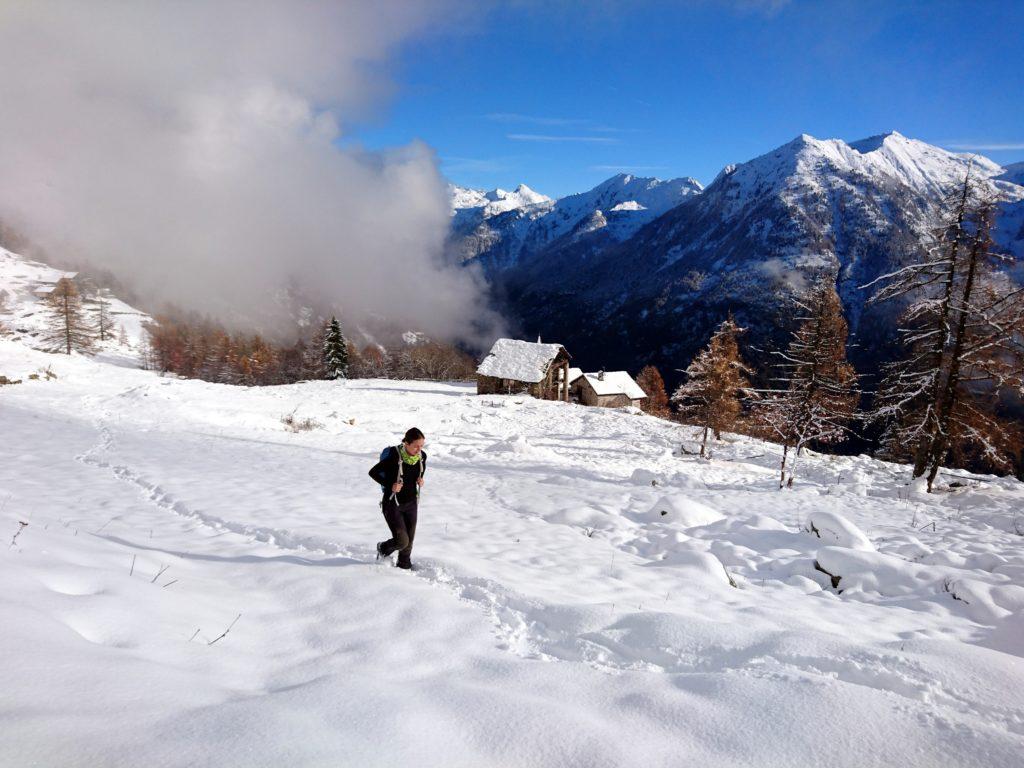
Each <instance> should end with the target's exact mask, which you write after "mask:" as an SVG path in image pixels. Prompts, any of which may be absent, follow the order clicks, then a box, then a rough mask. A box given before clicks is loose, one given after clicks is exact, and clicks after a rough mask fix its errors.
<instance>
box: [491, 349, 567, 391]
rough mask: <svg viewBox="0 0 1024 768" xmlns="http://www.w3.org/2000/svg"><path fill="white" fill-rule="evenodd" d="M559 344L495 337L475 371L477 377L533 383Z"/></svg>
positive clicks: (540, 375)
mask: <svg viewBox="0 0 1024 768" xmlns="http://www.w3.org/2000/svg"><path fill="white" fill-rule="evenodd" d="M561 349H562V345H561V344H540V343H536V342H532V341H520V340H519V339H498V340H497V341H496V342H494V346H493V347H491V351H490V352H489V353H488V355H487V357H485V358H484V361H483V362H482V363H480V367H479V368H477V369H476V372H477V373H478V374H480V375H481V376H493V377H494V378H497V379H513V380H515V381H525V382H528V383H530V384H536V383H537V382H539V381H541V380H542V379H543V378H544V376H545V375H546V374H547V372H548V366H549V365H551V361H552V360H554V359H555V357H557V356H558V353H559V352H560V351H561Z"/></svg>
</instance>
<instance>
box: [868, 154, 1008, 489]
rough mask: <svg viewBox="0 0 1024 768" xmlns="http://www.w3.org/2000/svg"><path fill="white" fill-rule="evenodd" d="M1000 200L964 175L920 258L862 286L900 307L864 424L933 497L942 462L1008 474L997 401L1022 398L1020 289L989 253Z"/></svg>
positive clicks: (1004, 259) (1004, 260) (1004, 263)
mask: <svg viewBox="0 0 1024 768" xmlns="http://www.w3.org/2000/svg"><path fill="white" fill-rule="evenodd" d="M998 203H999V197H998V194H997V192H996V190H995V189H994V188H993V187H992V186H991V185H990V184H989V183H988V182H987V181H985V180H978V179H975V178H972V175H971V171H970V170H968V172H967V174H966V176H965V178H964V181H963V184H962V185H960V187H959V188H958V189H957V190H956V191H955V192H954V193H953V194H951V195H949V196H948V197H947V199H946V201H945V203H944V205H943V210H944V213H943V215H942V221H940V223H939V225H938V226H937V227H936V228H935V229H934V230H933V232H932V233H930V239H929V244H928V247H927V248H926V249H925V251H924V256H923V258H921V259H920V260H918V261H917V262H915V263H912V264H909V265H908V266H905V267H903V268H902V269H899V270H897V271H895V272H892V273H889V274H886V275H882V276H881V277H879V278H878V279H876V280H874V281H873V282H871V283H869V284H868V285H867V286H865V287H874V286H877V288H876V292H875V294H874V295H873V296H872V297H871V299H870V301H871V302H881V301H889V300H900V299H902V300H903V301H904V302H905V303H906V308H905V309H904V310H903V312H902V314H901V316H900V324H899V335H900V340H901V342H902V347H903V350H904V355H903V357H901V358H900V359H898V360H896V361H895V362H893V363H891V364H889V365H887V366H885V367H884V369H883V378H882V381H881V382H880V384H879V389H878V393H877V396H876V398H875V404H874V406H873V408H872V412H871V416H870V418H871V420H872V421H874V422H876V423H878V424H880V425H882V433H881V438H880V453H881V454H882V455H884V456H887V457H890V458H894V459H906V460H910V461H912V462H913V465H914V468H913V476H914V477H915V478H918V477H922V476H927V484H928V490H929V491H931V490H932V486H933V484H934V481H935V478H936V476H937V475H938V472H939V469H940V467H941V466H942V463H943V462H945V461H947V460H949V458H950V457H952V458H954V459H955V460H957V461H960V462H964V461H969V460H974V461H981V462H982V463H984V464H986V465H988V466H991V467H993V468H997V469H1009V468H1011V466H1012V453H1013V444H1014V441H1015V435H1014V432H1015V428H1014V425H1013V424H1012V423H1010V422H1008V421H1006V420H1004V419H1002V418H1001V417H1000V416H999V415H998V412H997V408H998V403H999V399H1000V396H1001V395H1003V394H1005V393H1007V392H1008V391H1010V390H1016V391H1017V392H1018V393H1021V392H1024V289H1022V288H1021V287H1020V286H1019V285H1016V284H1015V283H1014V282H1013V281H1012V280H1011V279H1010V278H1009V276H1008V273H1009V268H1010V267H1012V261H1013V260H1012V257H1010V256H1008V255H1003V254H998V253H996V252H995V251H994V250H993V242H992V230H993V227H994V225H995V217H996V214H997V212H998Z"/></svg>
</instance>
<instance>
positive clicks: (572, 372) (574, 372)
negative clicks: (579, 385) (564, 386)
mask: <svg viewBox="0 0 1024 768" xmlns="http://www.w3.org/2000/svg"><path fill="white" fill-rule="evenodd" d="M582 375H583V369H582V368H570V369H569V383H570V384H572V383H573V382H574V381H576V379H578V378H579V377H580V376H582Z"/></svg>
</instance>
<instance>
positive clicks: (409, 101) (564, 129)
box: [349, 0, 1024, 196]
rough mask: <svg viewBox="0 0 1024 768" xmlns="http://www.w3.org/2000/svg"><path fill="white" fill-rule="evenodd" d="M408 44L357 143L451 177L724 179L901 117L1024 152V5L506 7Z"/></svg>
mask: <svg viewBox="0 0 1024 768" xmlns="http://www.w3.org/2000/svg"><path fill="white" fill-rule="evenodd" d="M458 26H459V27H460V28H459V29H458V30H454V31H452V30H447V31H441V32H438V33H435V34H434V35H432V36H430V37H428V38H422V39H419V40H417V41H414V42H413V43H411V44H408V45H406V46H405V47H404V48H403V49H402V50H401V51H399V52H398V56H397V61H396V62H395V63H394V65H393V68H392V71H391V72H390V76H391V77H392V78H393V79H394V80H395V82H396V90H395V93H394V94H393V97H392V101H391V102H390V104H389V106H388V107H387V108H386V109H385V110H383V111H382V112H381V113H380V114H378V115H377V116H376V117H375V118H374V120H373V121H372V122H366V123H363V124H359V125H355V126H351V128H350V134H349V138H350V139H354V140H356V141H359V142H361V143H363V144H365V145H366V146H368V147H371V148H380V147H387V146H393V145H397V144H403V143H406V142H408V141H410V140H412V139H420V140H423V141H425V142H426V143H428V144H429V145H431V146H432V147H434V148H435V149H436V151H437V153H438V156H439V158H440V160H441V168H442V171H443V172H444V173H445V175H446V176H447V177H448V178H450V179H451V180H452V181H455V182H456V183H459V184H464V185H467V186H473V187H479V188H491V187H495V186H501V187H506V188H511V187H513V186H515V185H516V184H517V183H519V182H520V181H522V182H525V183H527V184H528V185H529V186H531V187H533V188H534V189H536V190H538V191H540V192H543V193H545V194H549V195H552V196H560V195H564V194H569V193H572V192H577V191H582V190H585V189H588V188H590V187H592V186H593V185H594V184H596V183H598V182H600V181H601V180H603V179H605V178H607V177H608V176H611V175H613V174H614V173H615V172H617V171H619V170H622V171H625V172H630V173H635V174H638V175H649V176H658V177H661V178H671V177H674V176H693V177H695V178H697V179H698V180H700V181H701V182H702V183H708V182H710V181H711V180H712V179H713V178H714V176H715V175H716V174H717V173H718V171H719V170H720V169H721V168H722V166H723V165H726V164H727V163H731V162H742V161H744V160H748V159H750V158H751V157H754V156H756V155H759V154H762V153H764V152H767V151H768V150H770V149H772V148H774V147H776V146H778V145H780V144H783V143H785V142H787V141H789V140H791V139H792V138H794V137H795V136H797V135H799V134H800V133H810V134H812V135H814V136H817V137H819V138H832V137H838V138H843V139H847V140H853V139H858V138H863V137H866V136H870V135H873V134H877V133H882V132H886V131H889V130H898V131H900V132H901V133H903V134H905V135H907V136H911V137H914V138H919V139H922V140H924V141H928V142H931V143H934V144H938V145H940V146H944V147H947V148H951V149H958V150H961V151H967V149H968V148H976V149H977V150H978V151H979V152H981V153H982V154H985V155H987V156H989V157H991V158H992V159H993V160H995V161H997V162H1000V163H1003V164H1005V163H1009V162H1015V161H1019V160H1024V2H1021V1H1017V0H1015V1H1012V2H1009V1H1008V2H995V1H994V0H993V1H988V0H973V1H972V2H945V1H943V0H928V1H927V2H896V1H895V0H891V1H890V2H878V1H875V0H860V1H858V2H829V1H828V0H820V1H817V2H815V1H810V0H807V1H801V0H790V1H789V2H786V1H785V0H692V1H689V2H687V1H686V0H682V1H680V2H672V3H660V2H620V3H611V2H590V3H582V2H575V3H568V2H566V3H532V2H518V3H513V4H509V5H498V6H497V7H493V8H492V9H491V10H489V11H487V12H485V13H482V14H480V15H479V16H477V17H476V18H475V19H472V20H470V21H468V22H467V21H460V22H459V24H458Z"/></svg>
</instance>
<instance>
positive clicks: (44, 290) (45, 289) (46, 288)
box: [32, 285, 57, 296]
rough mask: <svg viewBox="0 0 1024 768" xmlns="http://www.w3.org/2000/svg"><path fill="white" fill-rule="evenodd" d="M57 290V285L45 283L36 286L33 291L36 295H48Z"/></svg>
mask: <svg viewBox="0 0 1024 768" xmlns="http://www.w3.org/2000/svg"><path fill="white" fill-rule="evenodd" d="M55 290H57V286H55V285H43V286H40V287H39V288H36V289H35V290H34V291H32V293H34V294H35V295H36V296H48V295H49V294H51V293H53V292H54V291H55Z"/></svg>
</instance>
